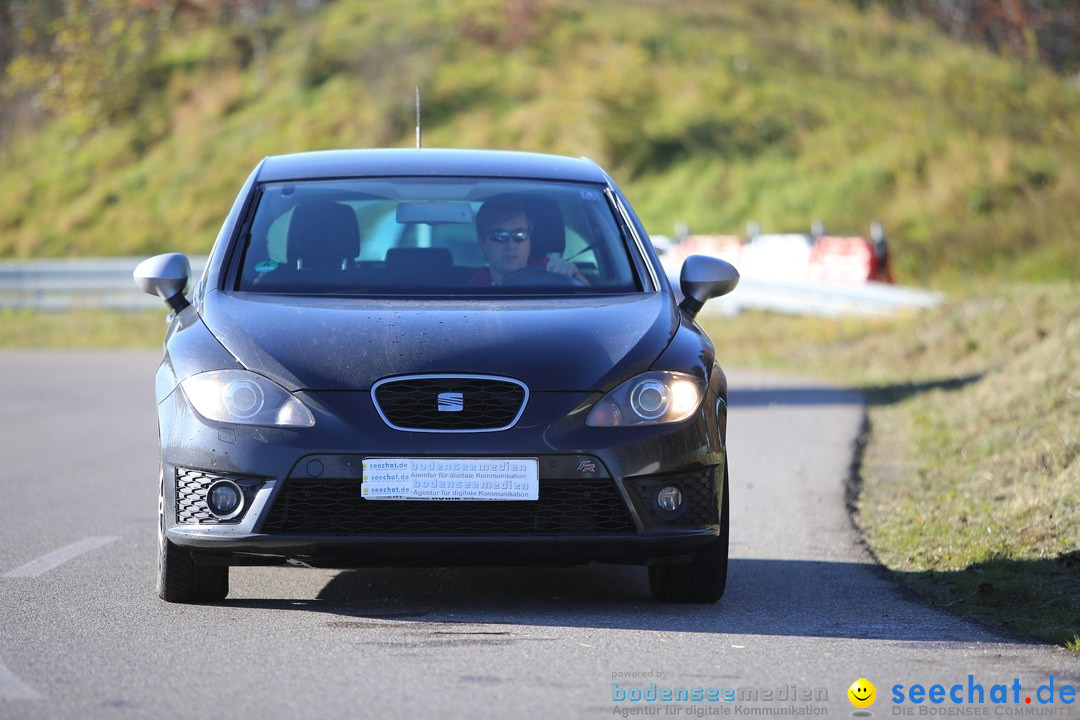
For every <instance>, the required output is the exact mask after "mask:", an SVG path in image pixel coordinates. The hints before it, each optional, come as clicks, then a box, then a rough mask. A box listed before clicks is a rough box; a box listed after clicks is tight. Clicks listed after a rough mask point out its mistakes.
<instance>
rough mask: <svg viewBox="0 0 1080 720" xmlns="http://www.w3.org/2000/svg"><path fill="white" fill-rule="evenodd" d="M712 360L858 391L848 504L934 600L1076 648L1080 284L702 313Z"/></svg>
mask: <svg viewBox="0 0 1080 720" xmlns="http://www.w3.org/2000/svg"><path fill="white" fill-rule="evenodd" d="M707 329H708V330H709V331H710V334H712V336H713V337H714V338H716V339H717V340H718V341H720V342H718V352H719V354H720V357H721V360H722V361H723V363H724V364H725V365H728V366H732V367H742V366H748V367H773V368H777V369H792V370H795V369H797V370H798V371H799V372H807V371H809V372H811V373H813V374H815V375H818V376H821V377H826V378H829V379H832V380H834V381H836V382H839V383H841V384H844V385H849V386H854V387H859V388H861V389H863V390H864V391H865V392H866V396H867V400H868V406H869V417H870V424H871V434H870V439H869V444H868V446H867V448H866V451H865V453H864V456H863V463H862V467H861V473H860V475H861V477H860V478H859V479H858V482H859V483H860V486H859V487H857V488H855V490H856V499H855V509H856V514H855V519H856V522H857V523H858V525H859V526H860V528H861V529H862V530H863V532H864V535H865V537H866V539H867V541H868V543H869V545H870V547H871V548H872V549H873V551H874V552H875V553H876V555H877V556H878V558H879V559H880V560H881V562H882V563H883V564H884V565H885V566H886V567H888V568H889V569H891V570H892V571H893V572H894V573H895V574H896V575H897V577H898V578H899V579H900V580H901V581H902V582H904V583H905V584H906V585H907V586H909V587H910V588H911V589H913V590H914V591H916V592H917V593H919V594H920V595H922V596H923V597H924V598H926V599H927V600H928V601H929V602H930V603H931V604H934V605H937V606H941V607H947V608H951V609H953V610H956V611H958V612H961V613H963V614H966V615H968V616H971V617H973V618H976V619H978V620H980V621H983V622H986V623H989V624H993V625H998V626H1001V627H1004V628H1007V629H1009V630H1012V631H1014V632H1018V633H1020V634H1024V635H1027V636H1030V637H1033V638H1037V639H1039V640H1043V641H1046V642H1051V643H1056V644H1059V645H1063V646H1065V647H1068V648H1070V649H1072V650H1074V651H1080V549H1078V548H1080V462H1078V461H1077V458H1078V456H1080V293H1077V288H1076V287H1075V286H1073V285H1037V286H1020V287H1014V288H1010V289H1007V290H1005V291H997V292H995V293H994V295H992V296H975V297H970V298H966V299H962V300H958V301H954V302H951V303H949V304H947V305H945V306H943V307H941V308H939V309H936V310H934V311H931V312H927V313H924V314H920V315H917V316H911V317H906V318H901V319H898V320H893V321H886V322H883V321H880V320H874V321H867V320H850V319H849V320H842V321H833V320H823V319H809V320H801V319H796V318H784V317H770V316H765V315H753V314H746V315H743V316H740V317H738V318H735V319H732V320H727V319H710V320H709V321H708V325H707Z"/></svg>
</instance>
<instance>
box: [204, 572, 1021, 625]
mask: <svg viewBox="0 0 1080 720" xmlns="http://www.w3.org/2000/svg"><path fill="white" fill-rule="evenodd" d="M282 571H283V572H288V571H289V570H286V569H282ZM646 578H647V576H646V571H645V569H644V568H640V567H629V566H611V565H588V566H584V567H575V568H435V569H432V568H377V569H359V570H346V571H342V572H340V573H339V574H337V575H336V576H335V577H334V578H333V579H332V580H330V582H329V583H327V584H326V585H325V586H324V587H323V589H322V590H321V591H320V592H319V594H318V596H317V597H316V598H314V599H312V600H288V601H284V600H256V599H252V600H244V599H232V600H228V601H226V602H225V603H224V604H225V605H228V606H231V607H250V608H262V609H287V610H303V611H309V612H323V613H327V614H328V615H332V616H336V617H335V619H332V620H327V623H326V624H327V626H328V627H337V628H349V627H358V628H360V627H364V626H365V625H368V624H371V623H380V622H381V623H385V622H387V621H394V622H415V623H420V624H421V625H418V626H417V630H418V631H422V630H423V631H430V630H431V629H432V625H438V626H439V627H442V626H443V625H446V626H448V627H443V629H442V632H448V631H451V630H454V629H457V630H458V631H465V630H474V631H475V630H476V626H477V625H484V626H490V625H499V626H502V625H514V626H536V627H581V628H608V629H625V630H649V631H664V632H695V633H718V634H730V635H779V636H789V637H830V638H860V639H871V638H872V639H878V640H893V641H898V642H900V641H902V642H910V641H924V642H926V641H929V642H941V641H962V642H975V641H979V642H996V643H1002V642H1016V639H1015V638H1009V637H1004V636H1002V635H998V634H995V633H993V631H991V630H987V629H985V628H982V627H981V626H978V625H975V624H972V623H969V622H966V621H964V620H961V619H959V618H958V617H955V616H953V615H951V614H948V613H945V612H942V611H939V610H935V609H933V608H929V607H927V606H926V605H925V604H923V603H921V602H919V601H917V600H915V599H914V598H912V597H909V596H908V595H907V593H906V592H904V591H903V590H900V589H899V588H898V587H897V585H896V583H895V581H893V580H891V579H890V578H889V577H888V576H887V574H886V573H884V571H882V570H881V569H880V568H878V567H877V566H874V565H862V564H858V563H840V562H814V561H804V560H765V559H737V558H733V559H732V560H731V561H730V566H729V572H728V590H727V593H726V594H725V596H724V598H723V599H722V600H721V601H720V602H719V603H717V604H715V605H678V604H665V603H658V602H655V601H654V600H653V599H652V597H651V596H650V594H649V588H648V581H647V579H646Z"/></svg>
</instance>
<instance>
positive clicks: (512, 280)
mask: <svg viewBox="0 0 1080 720" xmlns="http://www.w3.org/2000/svg"><path fill="white" fill-rule="evenodd" d="M495 284H496V285H506V286H508V287H515V286H520V287H525V286H535V287H585V283H583V282H581V280H579V279H578V278H576V277H573V276H571V275H563V274H562V273H557V272H548V271H547V269H546V268H545V267H544V266H543V265H526V266H525V267H523V268H518V269H517V270H515V271H514V272H512V273H509V274H507V275H506V276H505V277H504V278H503V279H502V280H500V281H499V282H497V283H495Z"/></svg>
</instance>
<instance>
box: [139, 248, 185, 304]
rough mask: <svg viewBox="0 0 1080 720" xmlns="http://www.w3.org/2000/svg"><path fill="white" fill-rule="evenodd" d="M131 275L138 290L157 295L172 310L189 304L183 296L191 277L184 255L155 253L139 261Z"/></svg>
mask: <svg viewBox="0 0 1080 720" xmlns="http://www.w3.org/2000/svg"><path fill="white" fill-rule="evenodd" d="M132 276H133V277H134V278H135V284H136V285H138V286H139V289H140V290H142V291H143V292H144V293H149V294H150V295H157V296H158V297H160V298H161V299H162V300H164V301H165V302H166V303H168V304H169V307H171V308H172V309H173V312H180V311H181V310H183V309H184V308H186V307H187V306H188V305H190V304H191V303H189V302H188V300H187V298H186V297H184V291H185V290H187V286H188V281H189V280H190V279H191V263H190V262H189V261H188V259H187V257H186V256H185V255H181V254H180V253H166V254H164V255H155V256H154V257H152V258H148V259H146V260H143V261H142V262H141V263H139V265H138V267H136V268H135V272H133V273H132Z"/></svg>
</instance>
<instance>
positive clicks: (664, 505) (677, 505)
mask: <svg viewBox="0 0 1080 720" xmlns="http://www.w3.org/2000/svg"><path fill="white" fill-rule="evenodd" d="M656 506H657V507H658V508H660V509H661V510H663V511H664V512H666V513H674V512H678V511H679V510H680V509H681V508H682V506H683V494H682V490H680V489H679V488H677V487H675V486H674V485H668V486H667V487H662V488H660V490H659V491H658V492H657V493H656Z"/></svg>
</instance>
